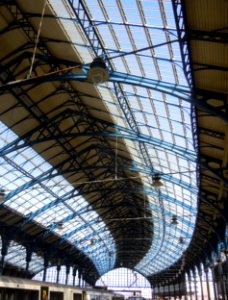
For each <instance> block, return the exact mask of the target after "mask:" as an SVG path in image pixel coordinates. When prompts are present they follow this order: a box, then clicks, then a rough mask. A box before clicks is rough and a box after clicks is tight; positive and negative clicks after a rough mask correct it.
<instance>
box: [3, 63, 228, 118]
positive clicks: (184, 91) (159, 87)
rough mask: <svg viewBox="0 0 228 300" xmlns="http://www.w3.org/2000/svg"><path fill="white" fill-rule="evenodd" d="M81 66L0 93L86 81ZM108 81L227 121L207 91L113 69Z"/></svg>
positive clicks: (7, 87) (11, 84) (14, 83)
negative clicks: (186, 104) (74, 71)
mask: <svg viewBox="0 0 228 300" xmlns="http://www.w3.org/2000/svg"><path fill="white" fill-rule="evenodd" d="M81 68H82V69H83V70H84V73H82V74H81V75H75V74H65V75H59V76H52V75H44V76H40V77H37V78H32V79H24V80H16V81H11V82H8V83H7V84H5V85H3V86H1V87H0V93H6V92H9V90H12V89H13V88H17V87H22V86H27V85H31V84H32V85H36V86H37V85H39V84H41V83H43V82H51V81H64V82H65V81H74V80H76V81H86V80H87V75H86V74H87V71H88V69H89V68H88V67H83V66H81ZM109 81H111V82H119V83H122V84H130V85H136V86H139V87H143V88H148V89H153V90H155V91H158V92H161V93H165V94H169V95H171V96H173V97H176V98H179V99H182V100H184V101H187V102H189V103H190V104H192V105H194V106H197V107H199V108H201V109H203V110H205V111H208V112H210V113H211V114H213V115H216V116H218V117H219V118H221V119H223V120H224V121H225V122H227V121H228V117H227V114H226V113H225V112H224V107H225V106H222V107H221V109H219V108H217V107H214V106H213V105H210V104H209V103H207V101H208V100H210V99H211V97H213V95H211V96H210V99H208V98H206V95H208V93H209V92H207V91H203V90H198V91H197V90H196V95H197V94H199V95H201V94H202V95H203V96H202V99H199V100H198V99H197V98H195V97H194V96H192V90H191V89H190V88H188V87H186V86H181V85H175V84H171V83H168V82H162V81H159V80H154V79H149V78H143V77H139V76H135V75H130V74H125V73H121V72H114V71H113V72H111V73H110V77H109ZM204 97H205V98H204ZM221 97H222V98H224V97H225V95H221Z"/></svg>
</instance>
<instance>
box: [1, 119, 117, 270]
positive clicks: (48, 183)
mask: <svg viewBox="0 0 228 300" xmlns="http://www.w3.org/2000/svg"><path fill="white" fill-rule="evenodd" d="M17 138H18V137H17V136H16V135H15V134H14V133H13V132H12V131H11V130H10V129H8V128H7V127H6V126H5V125H4V124H3V123H0V145H1V149H6V147H7V145H9V144H10V142H13V141H14V140H16V139H17ZM51 168H52V166H51V165H50V164H49V163H47V162H46V161H45V160H44V159H43V158H42V157H41V156H40V155H38V154H37V153H36V152H35V151H34V150H33V149H31V148H30V147H27V148H26V149H24V148H23V149H22V150H17V151H12V152H10V153H9V154H7V155H6V156H5V157H4V159H3V161H2V163H1V165H0V173H1V175H2V178H3V179H2V182H1V187H2V188H4V189H5V190H6V192H7V196H6V197H5V201H4V202H3V203H4V205H6V206H8V207H10V208H13V209H15V210H17V211H18V212H19V213H21V214H23V215H25V216H26V217H28V218H27V222H28V221H29V220H34V221H35V222H37V223H39V224H41V225H43V226H44V227H46V228H48V229H49V231H53V232H54V233H55V234H57V235H59V236H60V237H63V238H64V239H65V240H67V241H68V242H70V243H72V244H73V245H74V246H75V247H77V248H79V249H80V250H82V251H83V252H85V254H88V255H89V256H90V257H91V258H92V260H93V261H94V263H95V265H96V267H97V268H98V270H99V272H101V273H103V272H105V271H106V270H107V269H109V268H110V266H112V264H113V263H114V261H115V246H114V242H113V239H112V236H111V233H110V232H109V230H108V229H107V227H106V225H105V224H104V223H103V222H102V220H100V218H99V216H98V214H97V213H96V212H95V211H93V210H91V211H88V208H89V204H88V203H87V202H86V201H85V200H84V198H83V197H82V196H81V195H79V194H78V195H77V194H76V195H75V196H74V197H71V196H69V195H71V192H72V191H73V190H74V189H73V187H72V186H71V185H70V184H69V183H68V182H67V181H66V180H65V179H64V178H63V176H61V175H59V176H55V177H54V178H49V179H47V180H44V181H40V182H38V181H39V180H38V178H39V176H40V175H41V174H43V173H44V172H47V171H48V170H49V169H51ZM34 178H36V180H34ZM33 181H34V182H33ZM37 182H38V183H37ZM85 212H86V213H85ZM60 223H64V228H63V229H62V228H61V227H60V226H58V225H59V224H60ZM94 238H96V239H97V240H98V239H99V244H95V243H93V239H94ZM22 252H23V251H22ZM110 252H112V253H113V255H112V257H111V258H110V255H109V253H110ZM98 254H99V255H98ZM19 256H20V255H18V258H17V259H19ZM7 258H8V256H7ZM22 261H23V260H21V262H22ZM13 262H14V260H13ZM22 264H24V262H23V263H22ZM16 265H17V264H16ZM30 268H31V270H32V271H33V269H32V267H31V266H30Z"/></svg>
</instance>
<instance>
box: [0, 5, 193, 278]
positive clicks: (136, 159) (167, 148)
mask: <svg viewBox="0 0 228 300" xmlns="http://www.w3.org/2000/svg"><path fill="white" fill-rule="evenodd" d="M49 3H50V5H51V6H52V8H53V11H54V12H55V14H56V15H57V16H58V18H59V22H61V24H62V26H63V28H64V30H65V31H66V33H67V35H68V38H69V39H70V40H71V41H72V43H73V44H74V49H75V52H76V53H77V54H78V55H79V57H80V58H81V62H82V63H84V64H88V63H90V62H91V61H92V60H93V59H94V58H95V57H96V56H98V55H100V56H102V57H103V58H104V59H105V60H106V61H107V62H108V67H109V70H110V72H112V71H118V72H123V73H127V74H132V75H137V76H139V77H142V78H149V79H155V80H158V81H165V82H168V83H170V84H173V85H179V84H181V85H184V86H187V81H186V79H185V76H184V72H183V67H182V63H181V54H180V49H179V43H178V41H177V39H178V37H177V31H176V26H175V21H174V16H173V11H172V2H171V1H169V0H164V1H162V0H159V1H155V0H151V1H148V0H145V1H144V0H140V1H130V0H125V1H120V0H111V1H110V0H107V1H102V0H99V1H94V0H87V1H79V3H80V4H78V5H79V6H80V5H81V7H80V8H81V9H79V10H77V7H74V6H73V4H72V1H67V0H65V1H59V0H58V1H57V0H49ZM75 3H76V2H75ZM75 5H76V4H75ZM80 13H82V15H80ZM89 30H90V31H89ZM94 30H95V32H96V36H97V39H96V40H94V41H92V40H91V37H90V32H93V31H94ZM143 49H144V51H143ZM96 89H97V91H98V93H99V94H100V96H101V99H102V101H103V102H104V103H105V106H106V108H107V110H108V112H109V113H110V114H111V116H112V119H113V120H114V122H115V123H116V125H117V127H116V128H117V130H118V132H119V133H122V134H123V133H124V132H125V134H126V139H125V143H126V145H127V149H128V151H129V152H130V155H131V158H132V160H133V166H134V167H135V170H137V172H138V173H139V174H140V176H141V178H142V181H143V193H144V197H145V198H146V199H147V200H148V202H149V208H148V209H150V210H151V212H152V215H153V221H154V233H153V242H152V244H151V247H150V249H149V251H148V253H147V255H146V256H145V257H144V258H143V259H142V260H141V261H140V262H139V263H138V265H137V266H135V269H136V270H137V271H139V272H140V273H141V274H143V275H145V276H149V275H151V274H154V273H157V272H159V271H162V270H163V269H165V268H168V267H169V266H171V265H172V264H173V263H175V262H176V261H177V260H178V259H179V258H180V257H181V256H182V254H183V252H184V250H185V249H186V248H187V246H188V245H189V243H190V241H191V237H192V234H193V231H194V227H195V221H196V211H197V193H198V190H197V184H196V154H195V152H194V146H193V138H192V127H191V105H190V104H189V103H187V102H186V101H183V100H182V99H180V98H177V97H174V96H171V95H168V94H165V93H161V92H159V91H157V90H156V89H153V90H152V89H149V88H144V87H142V86H140V82H138V84H137V85H129V84H117V85H115V84H113V83H112V82H106V83H104V84H100V85H97V86H96ZM117 90H118V92H119V93H120V94H121V95H122V96H123V97H122V98H121V97H118V93H117ZM120 99H124V101H125V102H126V103H127V105H128V108H129V110H128V114H127V117H126V111H124V107H123V105H122V104H123V103H122V102H121V100H120ZM91 109H95V108H91ZM131 124H133V125H132V126H131ZM125 129H126V131H124V130H125ZM131 135H134V136H135V138H134V139H130V138H129V139H128V138H127V136H131ZM139 137H140V138H141V140H140V139H139ZM16 139H17V136H16V135H15V134H14V133H13V132H12V131H11V130H10V129H8V128H7V127H6V126H5V125H4V124H2V123H1V124H0V143H1V144H0V145H1V148H2V149H4V147H7V145H9V144H10V143H11V142H13V141H14V140H16ZM139 141H140V142H141V141H143V145H144V147H145V148H146V150H147V153H148V156H147V157H146V156H145V155H144V154H143V152H142V148H141V143H139ZM117 142H118V141H117ZM177 149H178V150H177ZM2 161H3V162H2V164H1V166H0V171H1V174H2V178H3V182H2V183H1V185H2V187H3V188H5V189H6V191H8V194H7V197H6V201H5V203H4V204H5V205H7V206H9V207H11V208H14V209H16V210H17V211H19V212H20V213H22V214H24V215H26V216H28V217H29V218H30V219H31V220H32V219H33V220H34V221H36V222H38V223H39V224H42V225H43V226H44V227H46V228H49V230H50V231H53V232H54V233H55V234H57V235H59V236H61V237H62V238H64V239H66V240H67V241H69V242H70V243H72V244H73V245H75V246H76V247H78V248H79V249H80V250H82V251H84V253H85V254H87V255H88V256H89V257H91V259H92V260H93V261H94V263H95V265H96V267H97V269H98V271H99V273H100V274H104V273H105V272H107V271H108V270H110V269H112V267H113V266H114V264H115V259H116V245H115V241H114V239H113V237H112V236H111V233H110V231H109V230H108V228H107V226H106V225H105V223H104V222H102V220H101V219H100V217H99V215H98V214H97V213H96V212H95V211H93V210H92V209H91V210H90V211H89V213H88V208H90V207H89V204H88V203H87V202H86V201H85V199H84V198H83V197H82V196H81V195H80V194H74V196H73V197H71V195H72V190H73V187H72V186H71V185H70V183H69V182H67V181H66V180H65V179H64V177H63V176H61V174H59V176H56V177H54V178H51V179H50V178H49V179H47V180H45V181H42V182H41V183H40V182H39V180H38V181H35V182H34V184H32V185H31V184H30V183H31V181H33V179H34V178H39V176H40V175H41V174H42V173H44V172H47V171H48V170H50V169H51V168H52V166H51V165H50V164H49V163H47V162H45V161H44V159H43V158H42V157H41V156H40V155H38V154H37V153H36V152H35V151H34V150H33V149H31V148H30V147H27V148H26V149H25V148H23V149H21V150H17V151H14V152H11V153H9V154H7V155H6V158H3V159H2ZM148 161H149V164H148ZM157 173H158V174H161V177H162V183H163V185H162V187H161V188H160V189H156V188H154V187H153V186H152V176H151V174H157ZM22 186H23V187H24V188H21V187H22ZM27 187H28V188H27ZM31 199H32V200H31ZM85 212H87V213H86V214H85ZM53 216H54V222H53ZM173 216H176V217H177V220H178V224H177V225H175V226H174V225H173V224H172V223H171V221H172V218H173ZM59 222H61V223H62V222H63V223H64V228H63V229H61V230H60V229H59V227H58V223H59ZM72 228H73V229H72ZM94 238H96V239H97V240H99V244H98V243H97V244H96V243H93V239H94ZM180 240H181V241H182V242H181V243H180ZM110 253H112V255H111V256H110V255H109V254H110Z"/></svg>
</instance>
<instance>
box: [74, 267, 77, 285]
mask: <svg viewBox="0 0 228 300" xmlns="http://www.w3.org/2000/svg"><path fill="white" fill-rule="evenodd" d="M76 274H77V267H76V266H74V267H73V286H75V279H76Z"/></svg>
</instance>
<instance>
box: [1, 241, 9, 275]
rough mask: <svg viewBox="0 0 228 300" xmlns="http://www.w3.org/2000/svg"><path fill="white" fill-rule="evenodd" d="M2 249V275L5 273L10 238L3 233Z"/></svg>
mask: <svg viewBox="0 0 228 300" xmlns="http://www.w3.org/2000/svg"><path fill="white" fill-rule="evenodd" d="M1 237H2V249H1V255H2V257H1V264H0V276H1V275H3V270H4V264H5V257H6V255H7V253H8V249H9V244H10V240H9V239H8V238H7V237H6V235H2V236H1Z"/></svg>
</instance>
